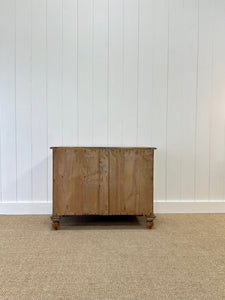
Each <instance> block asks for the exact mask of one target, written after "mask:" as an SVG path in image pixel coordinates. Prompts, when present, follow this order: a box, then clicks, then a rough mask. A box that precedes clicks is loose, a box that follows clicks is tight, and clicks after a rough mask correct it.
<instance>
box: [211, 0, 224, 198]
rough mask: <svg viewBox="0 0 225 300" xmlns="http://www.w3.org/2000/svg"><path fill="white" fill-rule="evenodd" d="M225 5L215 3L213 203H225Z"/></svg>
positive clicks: (219, 1)
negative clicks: (218, 201) (216, 201)
mask: <svg viewBox="0 0 225 300" xmlns="http://www.w3.org/2000/svg"><path fill="white" fill-rule="evenodd" d="M224 12H225V2H224V1H223V0H217V1H215V11H214V48H213V78H212V80H213V87H212V88H213V100H212V101H213V102H212V108H211V109H212V115H211V133H210V134H211V139H210V190H209V192H210V200H221V201H224V179H225V178H224V164H225V161H224V153H225V151H224V148H225V147H224V141H225V138H224V136H225V132H224V125H225V122H224V120H225V83H224V81H225V56H224V53H225V17H224V16H225V14H224Z"/></svg>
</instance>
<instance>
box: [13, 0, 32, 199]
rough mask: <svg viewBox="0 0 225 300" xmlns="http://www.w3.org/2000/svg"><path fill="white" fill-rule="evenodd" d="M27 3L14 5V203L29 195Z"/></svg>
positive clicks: (29, 40) (29, 14) (28, 34)
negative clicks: (15, 178)
mask: <svg viewBox="0 0 225 300" xmlns="http://www.w3.org/2000/svg"><path fill="white" fill-rule="evenodd" d="M31 99H32V94H31V1H29V0H21V1H16V143H17V148H16V149H17V199H18V201H19V202H23V201H30V199H31V195H32V191H31V182H32V181H31V180H32V177H31V176H32V173H31V151H32V141H31V124H32V120H31V117H32V116H31Z"/></svg>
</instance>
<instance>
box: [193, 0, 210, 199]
mask: <svg viewBox="0 0 225 300" xmlns="http://www.w3.org/2000/svg"><path fill="white" fill-rule="evenodd" d="M213 15H214V1H213V0H199V39H198V74H197V76H198V85H197V103H196V111H197V116H196V121H197V123H196V157H195V160H196V170H195V198H196V199H198V201H207V200H208V199H209V160H210V151H209V150H210V131H211V129H210V126H211V108H212V71H213V69H212V64H213Z"/></svg>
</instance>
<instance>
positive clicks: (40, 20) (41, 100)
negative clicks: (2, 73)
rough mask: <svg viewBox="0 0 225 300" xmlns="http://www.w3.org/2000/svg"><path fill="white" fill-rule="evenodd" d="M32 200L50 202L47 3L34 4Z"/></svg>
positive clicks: (38, 2)
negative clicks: (48, 191)
mask: <svg viewBox="0 0 225 300" xmlns="http://www.w3.org/2000/svg"><path fill="white" fill-rule="evenodd" d="M31 16H32V64H31V70H32V90H31V93H32V103H31V107H32V200H33V201H46V199H47V182H48V178H47V168H48V163H47V154H48V144H47V138H48V136H47V134H48V130H47V129H48V127H47V101H46V100H47V99H46V83H47V82H46V71H47V69H46V67H47V66H46V58H47V57H46V0H33V1H32V15H31Z"/></svg>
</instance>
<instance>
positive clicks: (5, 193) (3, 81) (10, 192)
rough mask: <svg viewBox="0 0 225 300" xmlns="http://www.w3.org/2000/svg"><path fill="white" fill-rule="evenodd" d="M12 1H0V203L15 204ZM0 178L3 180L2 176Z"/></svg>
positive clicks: (13, 19)
mask: <svg viewBox="0 0 225 300" xmlns="http://www.w3.org/2000/svg"><path fill="white" fill-rule="evenodd" d="M15 13H16V7H15V1H14V0H9V1H0V36H1V51H0V89H1V95H0V101H1V111H0V113H1V120H0V122H1V145H0V147H1V150H0V152H1V163H0V165H1V169H0V172H1V201H3V202H16V201H17V196H16V194H17V191H16V189H17V188H16V185H17V184H16V124H15V110H16V107H15ZM3 174H4V176H2V175H3Z"/></svg>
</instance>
